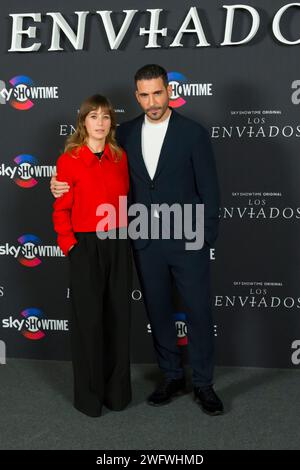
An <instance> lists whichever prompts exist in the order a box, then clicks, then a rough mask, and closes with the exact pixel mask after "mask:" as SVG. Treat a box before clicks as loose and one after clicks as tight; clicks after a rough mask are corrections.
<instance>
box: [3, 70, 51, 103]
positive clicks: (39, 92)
mask: <svg viewBox="0 0 300 470" xmlns="http://www.w3.org/2000/svg"><path fill="white" fill-rule="evenodd" d="M9 85H10V86H7V85H6V83H5V81H3V80H0V104H6V103H9V104H10V105H11V106H12V107H13V108H15V109H17V110H18V111H28V110H29V109H31V108H32V107H33V106H34V104H35V100H49V99H58V98H59V96H58V87H57V86H35V85H34V83H33V80H32V79H31V78H30V77H28V76H27V75H16V76H15V77H13V78H11V79H10V80H9Z"/></svg>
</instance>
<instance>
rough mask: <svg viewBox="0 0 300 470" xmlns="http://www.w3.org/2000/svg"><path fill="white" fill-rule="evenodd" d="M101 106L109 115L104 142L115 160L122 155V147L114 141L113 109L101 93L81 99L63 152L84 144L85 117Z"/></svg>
mask: <svg viewBox="0 0 300 470" xmlns="http://www.w3.org/2000/svg"><path fill="white" fill-rule="evenodd" d="M99 108H101V110H102V111H103V112H107V113H108V114H109V115H110V119H111V127H110V131H109V134H108V135H107V136H106V139H105V143H106V144H108V145H109V147H110V150H111V152H112V154H113V155H114V157H115V161H119V160H120V159H121V156H122V149H121V148H120V147H119V146H118V144H117V141H116V137H115V135H116V127H117V122H116V116H115V111H114V109H113V107H112V105H111V103H110V101H109V100H108V99H107V98H106V97H105V96H102V95H93V96H90V97H89V98H87V99H86V100H84V101H83V103H82V104H81V106H80V109H79V113H78V116H77V125H76V130H75V132H74V134H72V135H70V136H69V137H68V139H67V141H66V145H65V152H69V153H71V152H72V150H75V151H76V150H78V149H79V147H82V145H85V144H86V139H87V132H86V128H85V125H84V122H85V118H86V117H87V115H88V114H89V113H90V112H91V111H95V110H96V109H99Z"/></svg>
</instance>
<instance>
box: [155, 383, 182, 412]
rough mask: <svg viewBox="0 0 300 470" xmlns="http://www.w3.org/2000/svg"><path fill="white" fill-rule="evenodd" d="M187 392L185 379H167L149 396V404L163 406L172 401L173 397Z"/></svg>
mask: <svg viewBox="0 0 300 470" xmlns="http://www.w3.org/2000/svg"><path fill="white" fill-rule="evenodd" d="M184 392H185V380H184V379H166V380H165V381H164V382H163V383H162V384H161V385H160V386H159V387H158V388H157V389H156V390H155V391H154V392H153V393H151V395H150V396H149V397H148V398H147V403H148V405H152V406H161V405H166V404H167V403H170V401H171V400H172V398H173V397H175V396H178V395H182V394H183V393H184Z"/></svg>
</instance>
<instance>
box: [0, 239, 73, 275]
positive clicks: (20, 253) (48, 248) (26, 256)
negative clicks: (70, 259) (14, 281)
mask: <svg viewBox="0 0 300 470" xmlns="http://www.w3.org/2000/svg"><path fill="white" fill-rule="evenodd" d="M18 242H19V245H18V246H15V245H10V244H9V243H6V244H5V245H0V256H13V257H14V258H15V259H17V260H18V261H19V263H20V264H22V265H23V266H26V267H27V268H35V267H36V266H39V265H40V264H41V263H42V258H45V257H46V258H53V257H63V256H64V254H63V252H62V251H61V249H60V248H59V247H58V246H52V245H42V242H41V240H40V238H38V237H37V236H36V235H33V234H25V235H21V236H20V237H19V238H18Z"/></svg>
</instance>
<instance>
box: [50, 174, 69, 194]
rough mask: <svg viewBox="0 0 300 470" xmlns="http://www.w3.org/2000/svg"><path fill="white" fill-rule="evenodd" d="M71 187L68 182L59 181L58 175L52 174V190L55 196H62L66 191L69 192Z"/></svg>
mask: <svg viewBox="0 0 300 470" xmlns="http://www.w3.org/2000/svg"><path fill="white" fill-rule="evenodd" d="M69 189H70V186H69V185H68V183H64V182H62V181H57V179H56V176H52V178H51V181H50V190H51V193H52V194H53V196H54V197H61V196H62V195H63V194H64V193H67V192H68V191H69Z"/></svg>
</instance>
